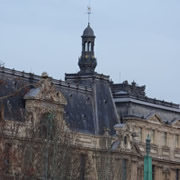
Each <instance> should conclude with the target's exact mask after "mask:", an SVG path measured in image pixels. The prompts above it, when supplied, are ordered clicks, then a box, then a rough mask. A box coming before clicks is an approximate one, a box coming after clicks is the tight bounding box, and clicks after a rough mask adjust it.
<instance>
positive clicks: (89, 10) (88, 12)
mask: <svg viewBox="0 0 180 180" xmlns="http://www.w3.org/2000/svg"><path fill="white" fill-rule="evenodd" d="M87 14H88V24H90V16H91V14H92V12H91V5H90V0H89V5H88V6H87Z"/></svg>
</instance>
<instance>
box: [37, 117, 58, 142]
mask: <svg viewBox="0 0 180 180" xmlns="http://www.w3.org/2000/svg"><path fill="white" fill-rule="evenodd" d="M54 134H55V123H54V114H52V113H44V114H43V115H42V117H41V120H40V127H39V137H40V138H42V139H48V140H52V139H53V136H54Z"/></svg>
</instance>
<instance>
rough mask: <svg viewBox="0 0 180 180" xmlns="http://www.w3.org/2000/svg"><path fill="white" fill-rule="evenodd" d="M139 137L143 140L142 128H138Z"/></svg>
mask: <svg viewBox="0 0 180 180" xmlns="http://www.w3.org/2000/svg"><path fill="white" fill-rule="evenodd" d="M138 138H139V141H140V142H142V128H138Z"/></svg>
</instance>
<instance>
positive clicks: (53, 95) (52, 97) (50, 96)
mask: <svg viewBox="0 0 180 180" xmlns="http://www.w3.org/2000/svg"><path fill="white" fill-rule="evenodd" d="M24 99H26V100H27V99H37V100H41V101H48V102H52V103H56V104H61V105H66V104H67V101H66V99H65V97H64V96H63V94H62V93H61V92H60V91H57V90H56V87H55V85H54V84H53V83H52V80H51V78H49V77H45V78H42V79H41V80H40V81H39V82H38V83H37V84H36V88H32V89H30V90H29V92H28V93H27V94H26V95H25V96H24Z"/></svg>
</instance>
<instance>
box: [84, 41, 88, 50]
mask: <svg viewBox="0 0 180 180" xmlns="http://www.w3.org/2000/svg"><path fill="white" fill-rule="evenodd" d="M84 47H85V52H87V51H88V43H87V42H85V43H84Z"/></svg>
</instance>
